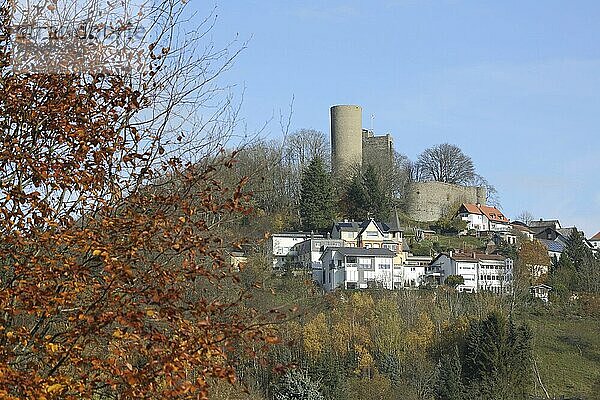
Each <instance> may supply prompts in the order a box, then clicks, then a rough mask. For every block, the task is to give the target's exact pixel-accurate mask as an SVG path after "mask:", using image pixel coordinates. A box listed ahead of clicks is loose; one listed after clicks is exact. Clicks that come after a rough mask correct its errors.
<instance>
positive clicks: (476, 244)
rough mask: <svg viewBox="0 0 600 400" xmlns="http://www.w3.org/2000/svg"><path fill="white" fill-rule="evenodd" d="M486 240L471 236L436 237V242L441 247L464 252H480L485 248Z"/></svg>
mask: <svg viewBox="0 0 600 400" xmlns="http://www.w3.org/2000/svg"><path fill="white" fill-rule="evenodd" d="M487 240H488V239H485V238H477V237H473V236H441V235H438V236H437V242H439V244H440V245H441V246H442V247H447V248H452V249H465V250H481V249H484V248H485V245H486V243H487Z"/></svg>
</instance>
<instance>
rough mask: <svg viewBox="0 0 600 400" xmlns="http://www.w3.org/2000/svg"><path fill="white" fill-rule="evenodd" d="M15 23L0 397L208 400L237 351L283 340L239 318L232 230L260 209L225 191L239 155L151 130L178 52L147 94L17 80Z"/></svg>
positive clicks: (1, 213) (0, 54) (6, 93)
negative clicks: (194, 152) (202, 150)
mask: <svg viewBox="0 0 600 400" xmlns="http://www.w3.org/2000/svg"><path fill="white" fill-rule="evenodd" d="M2 11H3V24H2V29H3V32H2V35H1V38H0V130H1V131H2V139H1V142H0V146H1V147H0V234H1V239H0V398H8V399H21V398H28V399H33V398H35V399H81V398H114V399H117V398H118V399H121V398H122V399H129V398H147V399H163V398H173V399H175V398H206V397H207V393H208V387H209V383H210V380H211V379H214V378H217V379H227V380H229V381H233V380H234V379H235V374H234V363H233V362H232V361H231V360H230V359H229V358H228V354H229V352H230V350H232V349H233V348H234V347H235V348H236V351H239V350H240V349H248V351H252V349H256V348H260V347H261V346H262V345H264V344H266V343H273V342H276V341H277V338H276V337H274V336H273V334H272V333H271V332H270V331H269V329H268V328H267V327H268V325H267V324H266V323H265V320H264V319H263V318H261V316H260V315H258V313H257V312H256V311H254V310H253V309H248V308H246V309H242V308H240V307H239V304H240V303H241V302H242V300H243V299H244V297H245V296H246V293H245V291H244V290H243V289H242V288H241V287H240V286H239V285H238V284H237V283H238V277H237V271H236V270H235V269H234V268H233V267H232V266H231V264H230V258H229V255H228V250H230V249H231V248H234V247H236V246H239V245H240V243H241V239H240V238H237V237H236V235H235V234H230V233H229V231H228V229H227V226H228V225H227V224H228V222H229V221H231V220H235V219H238V218H240V217H241V216H244V215H247V214H249V213H250V212H251V209H250V208H249V207H248V195H247V194H245V193H244V189H243V187H244V181H243V180H242V181H240V182H239V183H238V184H237V185H234V186H233V187H225V186H224V184H223V183H222V182H221V181H220V180H219V179H218V176H223V174H224V172H223V171H226V170H227V169H228V168H230V167H231V166H232V165H233V162H234V160H233V158H232V157H231V155H227V154H225V153H224V152H223V153H221V155H218V156H217V157H214V158H212V159H211V161H210V162H209V161H206V160H204V161H200V162H198V161H197V160H196V161H194V162H192V161H191V160H190V159H186V158H185V157H182V156H181V155H180V154H179V155H178V154H174V152H172V151H168V147H167V145H166V143H167V142H169V141H171V142H170V143H173V140H174V139H173V137H171V136H169V132H167V130H165V129H164V127H165V126H166V125H165V124H161V123H157V119H156V118H155V116H153V118H155V119H153V120H152V121H151V123H144V122H148V121H144V120H143V117H145V116H146V115H148V110H157V109H158V105H157V104H156V103H155V102H156V101H157V99H160V97H159V96H157V93H156V92H152V91H150V90H149V89H148V88H151V87H158V86H157V85H154V86H153V82H154V81H155V80H159V79H164V77H165V75H164V74H163V75H161V74H160V73H159V72H158V70H159V69H160V68H159V66H160V67H161V68H163V69H164V67H165V66H168V65H167V64H165V62H164V57H165V55H168V53H169V49H168V48H162V49H160V48H156V49H154V47H156V44H153V45H152V46H150V50H148V52H149V53H151V55H152V57H150V59H152V60H153V61H152V63H151V65H150V72H151V73H150V74H147V75H144V76H143V77H142V78H141V79H142V82H140V81H137V82H136V83H135V84H134V83H132V80H131V79H129V78H128V77H122V76H117V75H111V74H106V73H97V74H94V73H87V74H81V73H79V74H62V75H58V74H24V73H19V74H17V73H14V72H13V71H12V70H11V67H10V42H9V40H8V37H9V33H10V32H9V30H8V25H9V24H8V11H7V10H6V9H4V10H2ZM155 53H156V54H158V55H155ZM161 57H163V60H162V61H161ZM227 62H228V61H227ZM161 76H162V77H163V78H160V77H161ZM163 83H164V81H163ZM162 87H163V88H164V85H163V86H162ZM194 88H195V89H194V90H200V89H202V85H198V86H194ZM188 89H189V88H186V90H188ZM196 98H197V97H196ZM171 111H172V109H171V108H164V109H162V110H161V112H163V113H164V114H162V116H161V118H163V119H164V120H165V121H166V120H167V119H168V118H169V112H171ZM144 113H146V114H144ZM158 122H161V121H158ZM157 126H159V127H161V128H160V129H159V128H156V127H157ZM188 128H190V129H194V127H188ZM177 135H181V133H177ZM171 139H173V140H171ZM179 140H180V141H181V136H179ZM200 145H201V144H198V146H200ZM165 149H167V151H166V150H165Z"/></svg>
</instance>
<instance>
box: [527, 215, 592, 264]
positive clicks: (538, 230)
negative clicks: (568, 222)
mask: <svg viewBox="0 0 600 400" xmlns="http://www.w3.org/2000/svg"><path fill="white" fill-rule="evenodd" d="M532 224H534V225H537V226H536V227H535V228H532V230H533V232H534V234H533V237H534V238H535V239H537V240H539V241H540V242H541V243H542V244H543V245H544V246H546V249H548V255H549V256H550V258H552V259H556V260H559V259H560V256H561V255H562V253H563V252H564V251H565V249H566V248H567V246H568V244H569V241H570V238H571V236H572V235H573V234H574V233H575V232H577V231H578V230H577V228H576V227H574V226H573V227H569V228H561V227H560V222H558V221H557V220H551V221H542V220H540V221H534V222H532ZM583 243H584V245H585V246H587V247H588V248H593V245H592V243H591V242H590V241H589V240H588V239H586V238H585V237H584V238H583Z"/></svg>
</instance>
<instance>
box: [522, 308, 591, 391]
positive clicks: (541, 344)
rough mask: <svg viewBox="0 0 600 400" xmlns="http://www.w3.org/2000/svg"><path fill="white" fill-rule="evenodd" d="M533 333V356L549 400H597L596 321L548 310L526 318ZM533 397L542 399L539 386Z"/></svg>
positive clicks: (537, 385) (588, 317) (535, 389)
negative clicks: (567, 399)
mask: <svg viewBox="0 0 600 400" xmlns="http://www.w3.org/2000/svg"><path fill="white" fill-rule="evenodd" d="M526 320H527V322H528V323H529V325H530V326H531V328H532V329H533V332H534V349H533V355H534V358H535V360H536V363H537V368H538V370H539V374H540V377H541V380H542V383H543V384H544V386H545V388H546V390H547V391H548V393H549V394H550V396H551V397H557V398H559V397H560V396H566V397H581V398H583V399H591V398H598V397H593V396H597V395H598V393H596V392H597V391H598V388H599V387H600V319H597V318H593V317H590V316H587V317H581V316H577V315H568V314H567V315H565V314H561V313H551V312H549V311H546V312H541V313H537V315H536V314H530V315H528V316H526ZM534 394H535V395H537V396H540V397H544V392H543V390H542V388H541V386H540V385H539V384H536V387H535V388H534Z"/></svg>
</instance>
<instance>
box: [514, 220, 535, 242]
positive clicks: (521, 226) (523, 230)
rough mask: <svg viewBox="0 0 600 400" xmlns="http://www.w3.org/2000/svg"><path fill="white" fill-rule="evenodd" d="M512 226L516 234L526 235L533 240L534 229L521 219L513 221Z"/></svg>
mask: <svg viewBox="0 0 600 400" xmlns="http://www.w3.org/2000/svg"><path fill="white" fill-rule="evenodd" d="M510 227H511V228H512V231H513V232H514V233H515V234H519V235H521V236H523V237H525V238H526V239H527V240H533V231H532V230H531V229H529V227H528V226H527V225H526V224H525V223H523V222H521V221H512V222H511V223H510Z"/></svg>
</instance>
